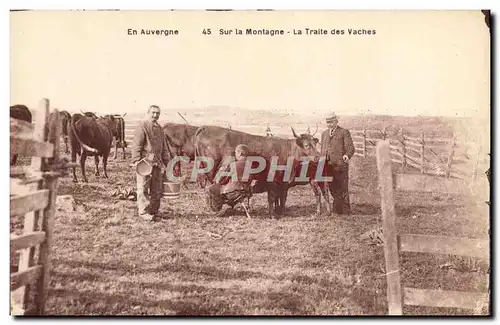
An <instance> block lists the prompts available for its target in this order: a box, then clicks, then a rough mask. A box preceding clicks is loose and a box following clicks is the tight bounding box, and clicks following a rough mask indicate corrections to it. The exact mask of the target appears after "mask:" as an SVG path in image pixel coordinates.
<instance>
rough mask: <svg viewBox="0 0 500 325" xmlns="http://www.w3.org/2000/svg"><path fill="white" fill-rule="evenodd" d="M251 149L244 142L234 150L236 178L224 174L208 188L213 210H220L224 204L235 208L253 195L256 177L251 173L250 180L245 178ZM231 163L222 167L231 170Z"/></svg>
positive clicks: (208, 201) (209, 200)
mask: <svg viewBox="0 0 500 325" xmlns="http://www.w3.org/2000/svg"><path fill="white" fill-rule="evenodd" d="M248 152H249V149H248V147H247V146H246V145H244V144H239V145H237V146H236V148H235V150H234V155H235V158H236V168H235V169H236V177H235V178H236V179H233V177H231V176H222V177H221V178H220V179H219V180H216V183H215V184H214V185H212V186H210V188H209V189H208V197H207V204H208V206H209V207H210V208H211V209H212V211H213V212H219V211H220V210H221V209H222V206H223V205H224V204H228V205H229V206H230V207H231V208H233V207H234V206H235V205H236V204H237V203H239V202H241V200H242V199H244V198H245V197H248V196H249V195H251V190H250V184H251V183H252V180H253V179H254V177H252V176H253V174H249V178H248V180H244V179H243V174H244V171H245V166H246V161H247V156H248ZM229 167H230V166H229V164H228V165H222V167H221V169H225V170H226V171H229V170H230V168H229Z"/></svg>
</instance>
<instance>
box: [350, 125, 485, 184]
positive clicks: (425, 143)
mask: <svg viewBox="0 0 500 325" xmlns="http://www.w3.org/2000/svg"><path fill="white" fill-rule="evenodd" d="M351 134H352V138H353V142H354V146H355V150H356V151H355V154H356V155H357V156H361V157H367V156H375V150H374V149H375V146H376V145H377V142H378V141H380V140H389V142H390V149H391V151H390V153H391V159H392V161H393V162H395V163H398V164H401V165H402V167H403V168H406V167H412V168H415V169H417V170H419V171H420V173H421V174H430V175H435V176H444V177H447V178H450V177H454V178H463V179H470V180H471V181H474V180H475V178H476V177H477V175H478V173H479V172H480V171H481V172H483V173H484V172H486V170H487V169H488V168H489V166H488V165H489V159H488V153H487V152H484V150H483V148H481V145H477V144H475V143H473V142H471V141H469V142H466V141H460V140H459V139H458V136H457V135H454V136H453V137H451V138H440V137H426V136H425V134H424V133H423V132H421V133H420V135H419V136H415V135H411V134H405V133H403V131H402V130H401V131H400V132H398V134H396V135H394V134H393V135H391V136H389V135H388V134H387V133H386V132H384V131H372V130H370V131H368V130H353V131H351Z"/></svg>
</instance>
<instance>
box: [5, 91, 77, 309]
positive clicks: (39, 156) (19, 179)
mask: <svg viewBox="0 0 500 325" xmlns="http://www.w3.org/2000/svg"><path fill="white" fill-rule="evenodd" d="M39 112H40V113H39V114H37V115H36V124H35V126H34V127H33V125H32V124H30V123H26V122H24V121H20V120H16V119H13V118H11V119H10V125H11V134H10V148H11V149H10V152H11V155H12V154H18V155H21V156H23V155H24V156H31V165H30V166H22V167H19V166H17V167H11V174H10V219H11V235H10V252H11V275H10V290H11V314H14V315H43V314H44V309H45V301H46V298H47V293H48V290H47V286H48V283H49V272H50V250H51V241H52V231H53V221H54V213H55V202H56V196H57V182H58V177H59V176H60V175H61V174H60V173H59V172H58V171H59V170H63V171H66V168H68V167H70V166H71V164H65V163H64V161H60V160H59V146H60V141H59V136H60V133H61V126H60V123H59V114H58V112H57V110H54V111H53V112H52V114H49V101H48V99H43V100H42V101H41V102H40V108H39ZM20 219H21V220H22V219H24V220H23V223H24V227H23V229H22V231H21V233H19V232H18V231H17V230H16V227H15V225H16V221H17V222H19V221H21V220H20ZM18 252H20V254H19V255H20V257H19V260H18V259H17V256H18V254H17V253H18Z"/></svg>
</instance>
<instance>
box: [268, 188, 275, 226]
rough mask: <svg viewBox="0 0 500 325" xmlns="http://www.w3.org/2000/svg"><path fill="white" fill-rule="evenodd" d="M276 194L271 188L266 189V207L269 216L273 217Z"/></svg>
mask: <svg viewBox="0 0 500 325" xmlns="http://www.w3.org/2000/svg"><path fill="white" fill-rule="evenodd" d="M276 198H277V197H276V196H275V194H274V193H273V191H272V190H271V189H269V191H267V204H268V205H267V209H268V213H269V218H271V219H275V210H276Z"/></svg>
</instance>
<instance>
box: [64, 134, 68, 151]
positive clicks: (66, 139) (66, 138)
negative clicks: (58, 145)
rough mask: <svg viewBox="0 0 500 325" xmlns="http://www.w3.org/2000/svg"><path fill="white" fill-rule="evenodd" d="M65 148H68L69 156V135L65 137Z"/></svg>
mask: <svg viewBox="0 0 500 325" xmlns="http://www.w3.org/2000/svg"><path fill="white" fill-rule="evenodd" d="M64 147H65V148H66V149H65V152H66V153H67V154H69V145H68V136H67V135H65V136H64Z"/></svg>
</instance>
